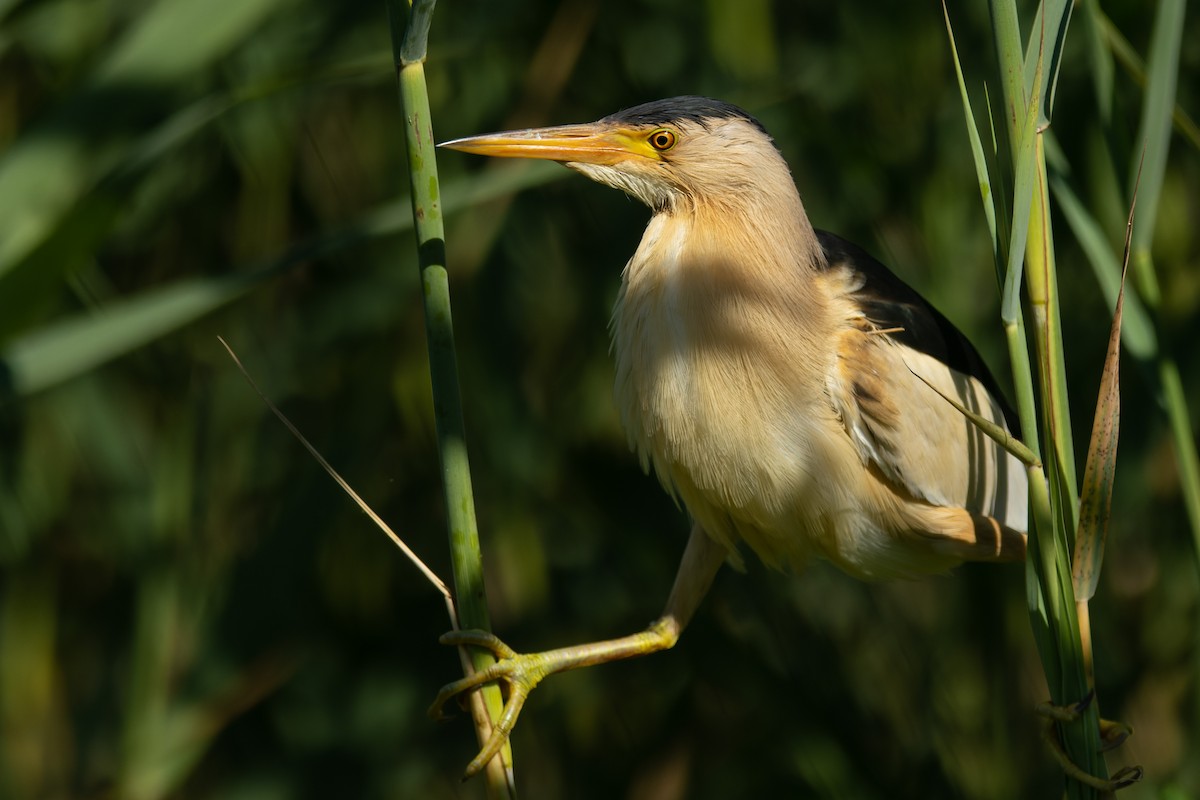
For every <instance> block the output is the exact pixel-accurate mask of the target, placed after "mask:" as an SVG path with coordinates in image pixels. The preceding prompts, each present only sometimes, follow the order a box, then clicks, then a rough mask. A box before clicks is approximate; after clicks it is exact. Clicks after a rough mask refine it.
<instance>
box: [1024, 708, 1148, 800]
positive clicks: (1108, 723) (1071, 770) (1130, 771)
mask: <svg viewBox="0 0 1200 800" xmlns="http://www.w3.org/2000/svg"><path fill="white" fill-rule="evenodd" d="M1095 694H1096V693H1095V692H1088V694H1087V696H1086V697H1084V698H1083V699H1082V700H1080V701H1079V702H1078V703H1075V704H1074V705H1070V706H1056V705H1054V704H1053V703H1041V704H1039V705H1038V707H1037V712H1038V713H1039V714H1041V715H1042V717H1044V718H1045V720H1046V724H1045V727H1044V728H1043V729H1042V738H1043V739H1044V740H1045V742H1046V746H1047V747H1048V748H1049V750H1050V754H1051V755H1052V756H1054V760H1055V761H1057V762H1058V764H1059V766H1061V767H1062V769H1063V772H1065V773H1066V774H1067V776H1068V777H1070V778H1073V779H1074V780H1077V781H1079V782H1080V783H1083V784H1086V785H1088V786H1091V787H1092V788H1093V789H1096V790H1098V791H1101V792H1115V791H1116V790H1118V789H1124V788H1125V787H1126V786H1132V785H1133V784H1135V783H1137V782H1138V781H1140V780H1141V779H1142V768H1141V767H1139V766H1133V767H1124V768H1123V769H1120V770H1118V771H1117V773H1116V774H1115V775H1113V776H1112V777H1111V778H1108V779H1107V780H1105V779H1103V778H1097V777H1096V776H1095V775H1092V774H1090V773H1088V772H1086V771H1085V770H1083V769H1081V768H1080V767H1079V765H1078V764H1076V763H1075V762H1074V761H1072V760H1071V757H1070V756H1069V755H1067V751H1066V750H1064V749H1063V746H1062V741H1060V740H1059V738H1058V734H1057V733H1056V731H1055V729H1054V723H1056V722H1076V721H1077V720H1078V719H1079V717H1080V715H1081V714H1082V713H1083V712H1084V711H1085V710H1086V709H1087V707H1088V706H1089V705H1091V702H1092V699H1093V698H1094V697H1095ZM1132 735H1133V728H1132V727H1131V726H1129V725H1127V724H1126V723H1124V722H1114V721H1113V720H1107V719H1102V720H1100V750H1101V752H1105V751H1108V750H1112V749H1113V748H1114V747H1119V746H1120V745H1121V744H1123V743H1124V742H1125V740H1126V739H1128V738H1129V737H1130V736H1132Z"/></svg>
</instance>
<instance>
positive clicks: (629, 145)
mask: <svg viewBox="0 0 1200 800" xmlns="http://www.w3.org/2000/svg"><path fill="white" fill-rule="evenodd" d="M639 144H640V141H639V140H638V139H636V138H634V137H633V136H631V135H630V134H629V133H628V132H627V131H625V130H623V129H621V128H619V127H615V126H611V125H604V124H601V123H591V124H586V125H560V126H558V127H554V128H530V129H527V130H523V131H503V132H501V133H485V134H483V135H481V136H467V137H465V138H463V139H454V140H452V141H449V142H442V143H441V144H439V145H438V147H446V148H449V149H450V150H461V151H462V152H464V153H475V154H476V155H481V156H493V157H498V158H541V159H547V160H550V161H560V162H563V163H572V162H574V163H581V164H618V163H620V162H622V161H627V160H629V159H630V158H635V157H638V156H641V155H643V154H642V153H641V152H640V151H641V149H642V148H640V147H639V146H638V145H639Z"/></svg>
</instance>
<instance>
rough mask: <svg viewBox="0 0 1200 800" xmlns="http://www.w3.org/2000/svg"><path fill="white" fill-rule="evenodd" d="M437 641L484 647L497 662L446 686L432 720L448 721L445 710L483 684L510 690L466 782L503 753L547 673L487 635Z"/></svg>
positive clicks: (457, 635) (455, 634)
mask: <svg viewBox="0 0 1200 800" xmlns="http://www.w3.org/2000/svg"><path fill="white" fill-rule="evenodd" d="M438 641H439V642H441V643H442V644H446V645H452V646H456V647H457V646H463V645H466V646H470V647H482V648H484V649H485V650H490V651H491V652H492V654H493V655H495V656H496V658H497V659H498V660H497V661H496V663H495V664H492V665H491V666H489V667H487V668H486V669H482V670H479V671H478V672H476V673H475V674H473V675H469V676H467V677H465V678H460V679H459V680H456V681H453V682H451V683H448V684H446V685H445V686H443V687H442V688H441V690H440V691H439V692H438V694H437V697H436V698H434V701H433V704H432V705H431V706H430V707H429V716H430V717H432V718H433V719H437V720H441V719H446V714H444V713H443V712H442V708H443V707H444V706H445V705H446V703H447V702H449V700H450V699H451V698H453V697H457V696H458V695H460V694H462V693H464V692H470V691H474V690H476V689H478V688H479V687H480V686H483V685H484V684H488V683H495V682H497V681H503V682H504V683H505V684H506V685H507V686H508V700H507V701H506V702H505V703H504V710H503V712H501V714H500V718H499V719H498V720H496V722H495V723H494V724H493V726H492V735H491V736H489V737H488V740H487V742H485V743H484V745H483V749H481V750H480V751H479V754H478V755H477V756H475V758H473V759H471V763H470V764H468V765H467V769H466V771H465V772H464V773H463V780H466V779H467V778H470V777H472V776H474V775H477V774H478V773H480V772H481V771H482V770H483V768H484V767H485V766H486V765H487V763H488V762H489V761H491V760H492V758H494V757H495V755H496V753H498V752H500V748H502V747H503V746H504V743H505V742H506V741H508V737H509V735H510V734H512V731H513V728H514V727H516V724H517V717H518V716H519V715H520V713H521V709H522V708H523V707H524V706H525V699H526V698H527V697H529V693H530V692H531V691H533V689H534V687H535V686H537V685H538V682H540V681H541V679H542V678H544V677H545V675H546V670H545V668H544V665H543V664H542V663H541V661H540V660H539V659H538V658H537V656H536V655H534V656H530V655H522V654H520V653H518V652H516V651H515V650H513V649H512V648H511V647H509V646H508V645H506V644H505V643H504V642H502V641H501V640H500V638H499V637H497V636H496V635H495V634H493V633H490V632H488V631H480V630H469V631H451V632H450V633H444V634H442V635H441V636H440V637H439V638H438Z"/></svg>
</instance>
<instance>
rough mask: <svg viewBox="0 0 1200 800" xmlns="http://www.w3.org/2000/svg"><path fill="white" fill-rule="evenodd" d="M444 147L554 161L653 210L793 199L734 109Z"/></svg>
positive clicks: (778, 167) (640, 113) (682, 108)
mask: <svg viewBox="0 0 1200 800" xmlns="http://www.w3.org/2000/svg"><path fill="white" fill-rule="evenodd" d="M441 146H442V147H448V148H451V149H453V150H462V151H464V152H467V153H478V154H480V155H487V156H501V157H508V158H543V159H549V160H551V161H558V162H561V163H563V164H565V165H566V166H568V167H570V168H571V169H575V170H578V171H579V172H582V173H583V174H584V175H587V176H588V177H589V178H592V179H593V180H596V181H599V182H600V183H603V184H607V185H609V186H613V187H615V188H617V189H621V190H623V191H625V192H627V193H629V194H630V195H632V196H633V197H636V198H638V199H639V200H641V201H642V202H644V203H645V204H646V205H648V206H650V208H652V209H654V210H655V211H656V212H657V211H668V212H670V211H675V210H678V209H680V208H681V207H685V208H686V207H695V206H697V205H702V204H711V203H714V202H731V201H737V200H739V199H743V200H744V199H746V198H747V197H748V196H751V195H754V196H769V195H770V193H771V192H784V193H791V194H794V193H795V186H794V184H793V183H792V180H791V175H790V173H789V172H788V168H787V165H786V163H785V162H784V161H783V158H782V157H781V156H780V154H779V151H778V150H777V149H776V148H775V145H774V143H773V142H772V141H771V137H770V136H769V135H768V134H767V132H766V130H765V129H764V128H763V126H762V124H761V123H759V121H758V120H756V119H755V118H754V117H752V116H750V114H748V113H746V112H745V111H743V110H742V109H740V108H738V107H737V106H734V105H730V104H729V103H723V102H721V101H719V100H710V99H709V98H707V97H674V98H671V99H668V100H656V101H654V102H651V103H644V104H643V105H640V106H634V107H633V108H629V109H626V110H624V111H619V112H617V113H616V114H611V115H609V116H607V117H604V118H603V119H601V120H599V121H597V122H592V123H586V124H582V125H562V126H558V127H553V128H533V129H528V130H520V131H506V132H503V133H490V134H484V135H482V136H469V137H467V138H465V139H455V140H454V141H450V142H445V143H443V144H442V145H441Z"/></svg>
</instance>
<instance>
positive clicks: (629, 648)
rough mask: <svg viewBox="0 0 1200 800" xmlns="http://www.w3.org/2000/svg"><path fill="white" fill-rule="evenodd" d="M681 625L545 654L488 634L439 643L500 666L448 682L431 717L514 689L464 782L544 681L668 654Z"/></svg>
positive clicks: (670, 620) (663, 622)
mask: <svg viewBox="0 0 1200 800" xmlns="http://www.w3.org/2000/svg"><path fill="white" fill-rule="evenodd" d="M679 630H680V626H679V623H678V622H677V621H676V619H675V618H674V617H673V616H671V615H667V616H664V617H663V618H662V619H659V620H658V621H656V622H654V623H653V624H652V625H651V626H650V627H649V628H647V629H646V630H644V631H642V632H640V633H635V634H633V635H631V636H624V637H622V638H620V639H610V640H608V641H604V642H592V643H591V644H581V645H575V646H572V647H563V648H559V649H558V650H549V651H547V652H544V653H518V652H516V651H515V650H513V649H512V648H511V647H509V646H508V645H506V644H505V643H504V642H502V641H500V639H498V638H497V637H496V636H494V635H493V634H491V633H488V632H487V631H452V632H450V633H446V634H443V635H442V637H441V638H440V639H438V641H440V642H441V643H442V644H448V645H453V646H463V645H466V646H470V647H482V648H483V649H485V650H490V651H491V652H492V654H493V655H495V656H496V658H497V661H496V663H495V664H492V665H491V666H489V667H487V668H486V669H482V670H480V671H479V672H476V673H475V674H474V675H471V676H468V677H466V678H463V679H462V680H457V681H454V683H448V684H446V685H445V686H443V687H442V690H441V691H440V692H438V696H437V699H435V700H434V701H433V705H432V706H430V707H429V716H431V717H433V718H434V719H442V718H443V717H444V716H445V715H444V714H443V713H442V708H443V707H444V706H445V705H446V703H447V702H448V701H449V700H450V698H452V697H457V696H459V695H461V694H463V693H464V692H471V691H474V690H475V689H478V688H479V687H480V686H483V685H484V684H488V683H503V684H505V685H506V686H507V687H508V699H507V700H506V701H505V703H504V710H503V711H502V712H501V714H500V718H499V719H498V720H496V721H495V722H494V723H493V725H492V734H491V736H490V737H488V740H487V742H485V743H484V745H483V749H482V750H480V751H479V755H477V756H475V758H474V759H472V761H471V763H470V764H468V765H467V770H466V773H465V775H464V776H463V777H464V778H469V777H471V776H472V775H475V774H477V773H478V772H479V771H480V770H482V769H483V767H484V765H485V764H487V763H488V761H490V760H491V759H492V757H493V756H495V755H496V753H498V752H500V748H501V747H503V746H504V743H505V742H506V741H508V737H509V734H511V733H512V730H513V727H515V726H516V724H517V715H519V714H520V713H521V708H522V707H523V706H524V705H525V698H527V697H529V693H530V692H532V691H533V689H534V687H535V686H537V685H538V684H539V683H540V682H541V681H542V679H543V678H545V677H546V676H547V675H553V674H554V673H556V672H562V671H563V670H568V669H576V668H578V667H588V666H591V665H593V664H603V663H605V662H608V661H617V660H619V659H623V658H633V657H635V656H642V655H646V654H647V653H653V652H656V651H658V650H665V649H667V648H669V647H671V646H672V645H674V644H675V641H676V640H677V639H678V638H679Z"/></svg>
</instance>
